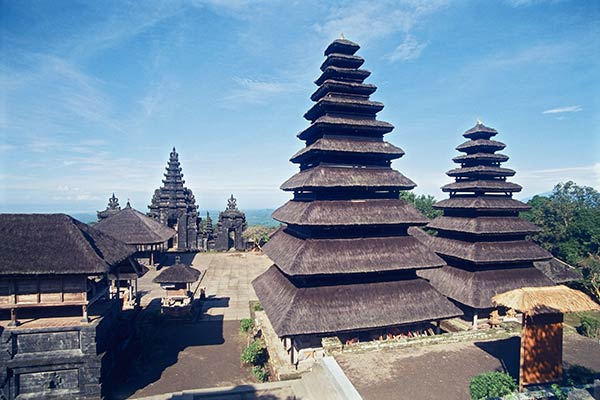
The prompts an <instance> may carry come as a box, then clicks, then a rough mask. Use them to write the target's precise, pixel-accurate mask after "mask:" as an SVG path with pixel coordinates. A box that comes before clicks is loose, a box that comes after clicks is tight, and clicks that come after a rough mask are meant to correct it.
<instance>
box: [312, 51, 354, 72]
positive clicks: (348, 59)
mask: <svg viewBox="0 0 600 400" xmlns="http://www.w3.org/2000/svg"><path fill="white" fill-rule="evenodd" d="M364 62H365V59H364V58H362V57H361V56H357V55H350V54H341V53H335V54H331V55H330V56H329V57H327V58H326V59H325V61H323V64H321V68H320V69H321V71H325V70H326V69H327V67H329V66H336V65H337V66H338V67H342V68H360V66H361V65H363V63H364Z"/></svg>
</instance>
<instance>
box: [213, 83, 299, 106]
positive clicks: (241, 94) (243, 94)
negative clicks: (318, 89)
mask: <svg viewBox="0 0 600 400" xmlns="http://www.w3.org/2000/svg"><path fill="white" fill-rule="evenodd" d="M233 81H234V83H235V85H236V87H235V88H234V89H233V90H232V91H231V93H230V94H229V95H227V96H225V97H224V98H223V101H224V105H225V106H228V107H231V106H235V105H238V104H264V103H265V102H267V101H268V100H269V99H270V98H271V97H273V96H276V95H279V94H282V93H288V92H290V91H293V90H297V89H299V86H298V85H296V84H295V83H291V82H278V81H262V80H257V79H249V78H239V77H235V78H233Z"/></svg>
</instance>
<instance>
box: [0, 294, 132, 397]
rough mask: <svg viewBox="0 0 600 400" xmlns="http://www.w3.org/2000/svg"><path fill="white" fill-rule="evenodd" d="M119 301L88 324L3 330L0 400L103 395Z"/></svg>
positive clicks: (113, 357) (116, 329) (115, 356)
mask: <svg viewBox="0 0 600 400" xmlns="http://www.w3.org/2000/svg"><path fill="white" fill-rule="evenodd" d="M116 306H118V303H116V302H115V307H111V308H110V309H109V311H108V312H106V313H105V314H104V315H103V317H102V318H99V319H97V320H95V321H94V322H92V323H90V324H87V325H85V324H76V325H72V326H66V327H43V328H42V327H40V328H26V327H18V328H7V329H4V330H3V331H2V332H1V333H0V398H2V396H4V397H5V398H7V399H14V398H16V397H17V396H18V395H19V394H31V395H34V394H35V396H40V397H53V396H61V397H64V396H66V397H68V398H73V399H91V398H100V397H101V382H102V381H103V378H105V377H106V375H107V373H108V371H109V370H110V369H111V368H112V367H113V365H114V363H115V362H116V360H117V359H118V354H116V351H114V349H116V348H117V346H116V343H115V340H116V338H117V333H118V332H119V331H120V329H119V324H120V323H121V322H120V321H119V318H118V316H119V312H118V308H117V307H116Z"/></svg>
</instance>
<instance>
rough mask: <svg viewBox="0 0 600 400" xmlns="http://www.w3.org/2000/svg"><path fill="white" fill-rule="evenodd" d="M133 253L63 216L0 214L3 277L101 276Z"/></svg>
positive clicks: (129, 248)
mask: <svg viewBox="0 0 600 400" xmlns="http://www.w3.org/2000/svg"><path fill="white" fill-rule="evenodd" d="M135 251H136V249H135V247H133V246H128V245H126V244H125V243H123V242H120V241H118V240H116V239H113V238H112V237H111V236H109V235H106V234H104V233H102V232H100V231H98V230H96V229H94V228H92V227H90V226H88V225H86V224H84V223H82V222H79V221H77V220H75V219H73V218H71V217H69V216H67V215H64V214H0V253H1V254H2V258H3V259H2V262H0V274H3V275H13V274H25V275H29V274H86V275H95V274H102V273H105V272H108V271H109V270H110V269H111V267H113V266H115V265H117V264H118V263H120V262H121V261H123V260H125V259H126V258H127V257H129V256H131V255H132V254H133V253H135Z"/></svg>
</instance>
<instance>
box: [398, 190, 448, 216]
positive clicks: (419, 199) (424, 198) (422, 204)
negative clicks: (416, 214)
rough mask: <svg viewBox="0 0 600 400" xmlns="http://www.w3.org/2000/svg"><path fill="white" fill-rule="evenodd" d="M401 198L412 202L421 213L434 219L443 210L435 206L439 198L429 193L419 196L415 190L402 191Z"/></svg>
mask: <svg viewBox="0 0 600 400" xmlns="http://www.w3.org/2000/svg"><path fill="white" fill-rule="evenodd" d="M400 199H402V200H404V201H406V202H408V203H410V204H412V205H413V206H414V207H415V208H416V209H417V210H419V211H420V212H421V214H423V215H424V216H426V217H427V218H429V219H434V218H435V217H439V216H440V215H442V211H440V210H436V209H435V208H433V205H434V204H435V203H436V202H437V200H436V199H435V197H433V196H431V195H429V194H420V195H418V196H417V195H416V194H414V193H413V192H401V193H400Z"/></svg>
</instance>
